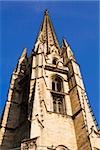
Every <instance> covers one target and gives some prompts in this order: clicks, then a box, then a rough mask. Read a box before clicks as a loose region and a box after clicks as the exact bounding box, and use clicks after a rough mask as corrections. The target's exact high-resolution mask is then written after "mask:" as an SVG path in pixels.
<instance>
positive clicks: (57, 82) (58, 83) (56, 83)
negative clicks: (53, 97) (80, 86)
mask: <svg viewBox="0 0 100 150" xmlns="http://www.w3.org/2000/svg"><path fill="white" fill-rule="evenodd" d="M52 90H53V91H57V92H61V91H62V90H63V86H62V79H60V78H59V77H55V78H54V79H53V81H52Z"/></svg>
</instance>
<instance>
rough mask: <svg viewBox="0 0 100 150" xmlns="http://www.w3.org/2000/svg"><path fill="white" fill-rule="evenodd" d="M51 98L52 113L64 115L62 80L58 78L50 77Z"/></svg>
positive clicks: (56, 76)
mask: <svg viewBox="0 0 100 150" xmlns="http://www.w3.org/2000/svg"><path fill="white" fill-rule="evenodd" d="M51 94H52V98H53V112H55V113H60V114H64V113H65V101H64V94H63V80H62V78H61V77H60V76H58V75H55V76H53V77H52V92H51Z"/></svg>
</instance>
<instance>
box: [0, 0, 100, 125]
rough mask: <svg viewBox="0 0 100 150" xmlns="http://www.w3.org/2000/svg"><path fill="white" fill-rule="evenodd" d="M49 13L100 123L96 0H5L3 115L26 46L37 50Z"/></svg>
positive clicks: (0, 5)
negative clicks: (11, 78) (73, 57)
mask: <svg viewBox="0 0 100 150" xmlns="http://www.w3.org/2000/svg"><path fill="white" fill-rule="evenodd" d="M45 9H48V10H49V15H50V18H51V20H52V22H53V25H54V28H55V31H56V34H57V37H58V39H59V43H60V44H61V43H62V38H63V37H64V38H66V40H67V42H68V43H69V45H70V46H71V48H72V50H73V52H74V54H75V57H76V59H77V61H78V63H79V64H80V68H81V72H82V76H83V79H84V83H85V87H86V91H87V95H88V98H89V101H90V104H91V106H92V110H93V112H94V114H95V116H96V119H97V122H98V123H99V124H100V118H99V116H100V111H99V109H100V103H99V12H98V11H99V4H98V2H97V1H83V2H82V1H63V2H61V1H49V2H48V1H20V2H18V1H17V2H16V1H8V2H7V1H4V2H3V1H2V2H0V12H1V16H0V21H1V23H0V31H1V36H0V114H1V113H2V111H3V108H4V105H5V101H6V99H7V92H8V88H9V82H10V77H11V73H12V71H13V69H14V68H15V66H16V64H17V61H18V58H19V57H20V55H21V53H22V50H23V48H24V47H27V48H28V53H30V52H31V49H32V48H33V47H34V43H35V40H36V37H37V34H38V32H39V28H40V24H41V22H42V19H43V14H44V10H45Z"/></svg>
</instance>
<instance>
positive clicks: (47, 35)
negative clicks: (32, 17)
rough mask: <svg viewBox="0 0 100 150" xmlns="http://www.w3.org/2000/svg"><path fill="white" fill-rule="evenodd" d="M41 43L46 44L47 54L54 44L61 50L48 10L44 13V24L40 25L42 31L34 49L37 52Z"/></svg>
mask: <svg viewBox="0 0 100 150" xmlns="http://www.w3.org/2000/svg"><path fill="white" fill-rule="evenodd" d="M41 43H42V44H44V45H46V46H45V49H46V50H45V52H46V54H49V53H50V48H51V47H52V46H55V47H56V48H57V49H58V51H59V50H60V45H59V43H58V40H57V37H56V34H55V31H54V28H53V25H52V23H51V20H50V17H49V15H48V11H47V10H46V11H45V13H44V18H43V22H42V25H41V27H40V31H39V34H38V37H37V41H36V44H35V49H34V51H35V52H37V51H38V47H39V44H41ZM59 52H60V51H59Z"/></svg>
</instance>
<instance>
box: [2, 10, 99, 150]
mask: <svg viewBox="0 0 100 150" xmlns="http://www.w3.org/2000/svg"><path fill="white" fill-rule="evenodd" d="M15 83H16V84H15ZM22 85H23V86H22ZM24 85H25V86H24ZM11 86H13V89H15V90H14V91H15V92H14V91H12V90H11V88H10V90H9V93H8V101H9V103H8V101H7V103H6V107H5V111H4V115H3V119H2V123H1V138H0V142H1V148H2V149H16V148H17V149H21V150H25V149H32V150H96V149H99V148H100V144H99V140H100V133H99V131H98V129H97V126H96V123H95V120H94V117H93V115H92V113H91V110H90V106H89V102H88V99H87V95H86V91H85V88H84V84H83V79H82V76H81V73H80V68H79V65H78V63H77V61H76V59H75V57H74V54H73V52H72V50H71V48H70V46H69V45H68V43H67V42H66V40H65V39H63V42H62V47H60V45H59V43H58V40H57V37H56V34H55V31H54V28H53V26H52V23H51V20H50V17H49V15H48V11H47V10H46V11H45V13H44V18H43V22H42V25H41V27H40V31H39V34H38V37H37V40H36V43H35V46H34V48H33V50H32V52H31V55H30V57H27V55H26V49H24V51H23V54H22V56H21V58H20V59H19V62H18V65H17V67H16V69H15V71H14V73H13V75H12V79H11V84H10V87H11ZM13 92H14V95H15V97H13ZM9 95H10V97H9ZM22 95H24V96H22ZM13 102H14V104H15V103H18V105H14V104H13V105H12V103H13ZM20 104H21V106H20ZM11 108H12V109H11ZM16 110H17V114H15V115H13V114H14V112H15V111H16ZM9 120H13V122H10V123H9ZM11 137H13V138H11Z"/></svg>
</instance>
